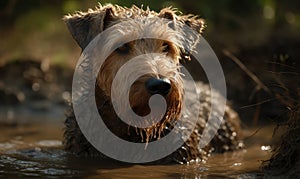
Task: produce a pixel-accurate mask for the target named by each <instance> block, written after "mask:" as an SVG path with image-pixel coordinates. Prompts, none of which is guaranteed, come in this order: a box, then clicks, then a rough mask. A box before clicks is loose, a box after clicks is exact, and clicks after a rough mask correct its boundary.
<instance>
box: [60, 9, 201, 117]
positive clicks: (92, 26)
mask: <svg viewBox="0 0 300 179" xmlns="http://www.w3.org/2000/svg"><path fill="white" fill-rule="evenodd" d="M64 20H65V22H66V24H67V25H68V28H69V30H70V32H71V34H72V35H73V37H74V39H75V40H76V41H77V43H78V44H79V45H80V47H81V48H82V49H85V48H86V47H87V45H88V44H89V42H90V41H91V40H93V38H94V37H96V36H97V35H98V34H99V33H101V32H103V31H104V30H107V31H108V34H109V35H108V36H106V37H103V39H100V40H103V41H104V42H106V43H105V48H108V49H113V50H112V52H111V53H110V54H109V56H108V57H107V58H106V59H105V61H104V63H103V64H102V66H101V68H100V71H99V74H98V77H97V85H98V86H99V88H100V89H101V90H102V91H103V92H104V93H105V95H106V96H108V97H110V96H111V94H112V93H113V92H115V94H116V95H117V98H116V99H117V100H122V99H125V100H129V103H130V107H131V109H132V110H133V111H134V112H135V113H136V114H138V115H140V116H145V115H147V114H148V113H149V112H150V108H149V105H148V103H149V99H150V97H151V96H152V95H154V94H159V95H162V96H163V97H164V98H165V99H166V102H167V112H166V114H165V116H164V118H165V119H171V118H172V119H176V117H177V118H178V116H179V115H180V111H181V105H182V104H181V102H182V97H183V84H182V79H181V73H180V61H181V60H183V59H184V60H186V59H187V58H189V57H188V53H189V52H190V51H192V50H193V49H192V48H193V46H194V45H195V44H196V43H198V40H199V36H198V35H199V34H200V33H202V30H203V28H204V22H203V20H202V19H197V18H196V17H194V16H191V15H187V16H177V15H176V14H175V11H173V10H172V9H168V8H166V9H163V10H161V12H160V13H156V12H153V11H150V10H142V9H139V8H137V7H135V6H133V7H132V8H121V7H118V6H112V5H107V6H104V7H101V6H100V7H99V8H98V9H96V10H95V11H89V12H88V13H79V14H76V15H73V16H67V17H65V19H64ZM120 23H122V25H120ZM184 25H187V26H189V27H190V28H191V29H193V30H194V31H195V32H197V33H198V34H188V32H185V31H184V30H183V26H184ZM149 34H150V35H149ZM132 37H134V38H133V39H134V40H128V39H130V38H132ZM141 37H142V38H141ZM144 37H151V38H144ZM132 59H135V61H134V63H133V64H131V67H132V68H130V69H127V71H126V72H125V74H124V75H122V77H121V78H118V79H117V81H116V84H117V88H116V89H113V88H112V84H113V80H115V77H116V74H117V73H118V71H119V70H120V69H121V68H122V66H123V65H124V64H126V63H128V62H130V61H131V60H132ZM135 73H141V74H142V75H141V76H140V77H139V78H138V79H136V80H134V83H133V84H132V85H131V87H130V90H129V99H128V98H126V97H125V98H124V96H126V94H123V93H120V92H118V91H116V90H118V89H119V88H122V87H123V86H126V84H127V83H128V82H129V81H131V80H132V78H134V76H135ZM96 90H97V89H96ZM164 121H167V120H164Z"/></svg>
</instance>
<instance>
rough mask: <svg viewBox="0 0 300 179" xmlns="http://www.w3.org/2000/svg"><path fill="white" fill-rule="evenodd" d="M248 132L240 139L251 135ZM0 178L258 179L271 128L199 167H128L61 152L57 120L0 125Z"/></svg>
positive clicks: (61, 131)
mask: <svg viewBox="0 0 300 179" xmlns="http://www.w3.org/2000/svg"><path fill="white" fill-rule="evenodd" d="M252 132H253V130H252V131H250V132H248V133H247V134H246V135H251V133H252ZM0 134H1V135H0V177H3V176H5V177H16V176H20V177H33V176H37V177H54V178H55V177H58V178H61V177H63V178H65V177H91V178H93V177H97V178H202V177H205V178H216V177H217V178H218V177H219V178H260V177H261V176H262V174H261V173H260V172H259V166H260V164H261V161H262V160H265V159H267V158H268V157H269V155H270V150H268V148H269V147H268V146H269V145H270V139H271V135H272V128H271V127H265V128H263V129H261V130H260V131H259V132H258V133H256V134H255V135H254V136H252V137H250V138H248V139H247V140H246V144H247V146H248V147H247V149H245V150H241V151H237V152H231V153H226V154H215V155H212V156H211V158H210V159H209V161H208V162H207V163H205V164H189V165H179V164H178V165H128V164H120V163H116V162H111V161H110V162H109V161H99V160H97V159H91V158H78V157H76V156H73V155H71V154H68V153H66V152H64V151H63V150H62V143H61V139H62V134H63V125H62V121H59V122H43V123H42V122H32V123H30V124H22V125H1V126H0Z"/></svg>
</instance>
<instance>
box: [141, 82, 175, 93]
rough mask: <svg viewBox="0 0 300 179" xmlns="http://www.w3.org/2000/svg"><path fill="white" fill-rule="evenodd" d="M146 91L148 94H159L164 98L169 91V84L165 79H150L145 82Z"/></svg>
mask: <svg viewBox="0 0 300 179" xmlns="http://www.w3.org/2000/svg"><path fill="white" fill-rule="evenodd" d="M146 89H147V90H148V92H149V93H150V94H161V95H163V96H165V95H167V94H168V93H169V91H170V89H171V82H170V80H168V79H166V78H164V79H157V78H150V79H148V80H147V81H146Z"/></svg>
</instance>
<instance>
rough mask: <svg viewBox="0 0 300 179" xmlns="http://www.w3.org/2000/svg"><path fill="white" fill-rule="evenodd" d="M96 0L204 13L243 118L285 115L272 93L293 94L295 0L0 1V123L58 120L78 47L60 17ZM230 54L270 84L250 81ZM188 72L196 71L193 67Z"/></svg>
mask: <svg viewBox="0 0 300 179" xmlns="http://www.w3.org/2000/svg"><path fill="white" fill-rule="evenodd" d="M98 3H101V4H105V3H113V4H118V5H121V6H128V7H130V6H131V5H132V4H135V5H137V6H141V5H144V7H146V6H149V7H150V8H151V9H153V10H156V11H159V10H160V9H161V8H163V7H166V6H172V7H175V8H177V9H178V10H180V11H182V12H183V13H192V14H198V15H199V16H200V17H202V18H204V19H205V20H206V22H207V29H206V31H205V33H204V35H203V36H204V37H205V39H206V40H207V41H208V42H209V43H210V45H211V46H212V48H213V49H214V50H215V52H216V53H217V55H218V57H219V59H220V62H221V64H222V66H223V68H224V72H225V75H226V80H227V85H228V98H229V100H230V101H231V103H232V105H233V106H234V108H235V109H236V110H237V111H238V112H239V114H240V115H241V117H242V119H243V122H245V123H246V124H259V123H262V124H263V123H266V122H273V121H274V120H277V121H281V120H284V119H283V118H284V116H285V113H286V112H287V111H288V109H287V104H282V102H280V101H279V100H278V98H277V97H276V94H277V95H278V94H279V96H284V95H283V94H286V93H288V96H289V98H291V99H294V100H295V99H298V95H299V93H300V92H299V63H300V61H299V57H300V52H299V48H300V41H299V40H300V33H299V32H300V3H299V1H298V0H289V1H278V0H277V1H276V0H241V1H234V0H219V1H217V2H216V1H209V0H199V1H181V0H172V1H146V0H131V1H129V0H122V1H121V0H111V1H97V0H89V1H79V0H78V1H76V0H52V1H44V0H2V1H0V37H1V40H0V75H1V76H0V101H1V103H0V121H2V122H4V123H8V124H10V123H12V124H14V123H19V122H20V120H21V121H22V120H25V119H24V118H31V119H32V118H34V117H33V116H35V115H37V119H39V118H40V115H41V116H43V117H45V116H48V115H49V116H50V117H49V118H55V119H59V120H63V118H64V116H63V113H64V110H65V109H66V106H67V105H66V101H69V100H70V94H71V93H70V91H71V82H72V74H73V69H74V67H75V65H76V62H77V60H78V58H79V56H80V52H81V50H80V49H79V47H78V46H77V44H76V42H75V41H74V40H73V39H72V37H71V35H70V34H69V32H68V31H67V28H66V26H65V24H64V23H63V21H62V17H63V16H64V15H66V14H69V13H74V12H76V11H86V10H88V9H89V8H94V7H95V6H96V5H97V4H98ZM233 58H237V59H238V60H239V61H240V62H242V63H243V64H244V65H245V66H246V68H247V69H248V70H249V71H251V72H253V75H255V76H256V77H257V78H258V79H259V80H260V81H261V82H262V84H264V85H265V86H266V87H267V88H268V89H269V90H266V89H263V88H262V85H261V84H258V83H257V82H255V81H253V80H252V78H251V75H249V74H247V73H246V72H245V70H242V69H241V68H240V66H239V65H237V64H236V62H234V61H233V60H232V59H233ZM192 70H193V71H194V72H197V71H198V70H199V69H198V67H197V68H196V67H195V66H193V65H192ZM294 102H295V101H294ZM289 103H290V102H289ZM20 114H21V117H19V118H20V119H18V116H20ZM45 114H47V115H45ZM24 116H27V117H24ZM25 121H26V120H25ZM23 122H24V121H23Z"/></svg>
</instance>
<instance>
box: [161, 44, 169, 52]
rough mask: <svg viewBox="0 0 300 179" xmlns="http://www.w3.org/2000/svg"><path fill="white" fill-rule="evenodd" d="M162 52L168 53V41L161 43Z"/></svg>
mask: <svg viewBox="0 0 300 179" xmlns="http://www.w3.org/2000/svg"><path fill="white" fill-rule="evenodd" d="M162 46H163V52H164V53H168V52H169V51H170V45H169V44H168V43H163V45H162Z"/></svg>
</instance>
